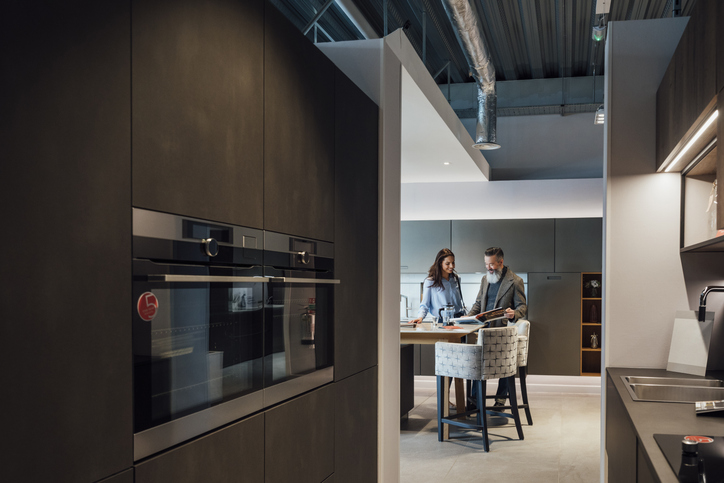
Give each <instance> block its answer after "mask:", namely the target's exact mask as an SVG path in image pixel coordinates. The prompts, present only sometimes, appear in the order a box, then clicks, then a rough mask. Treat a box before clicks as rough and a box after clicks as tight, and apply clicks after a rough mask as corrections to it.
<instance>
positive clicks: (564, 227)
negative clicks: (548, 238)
mask: <svg viewBox="0 0 724 483" xmlns="http://www.w3.org/2000/svg"><path fill="white" fill-rule="evenodd" d="M555 231H556V234H555V253H556V257H555V271H556V272H600V271H601V267H602V264H603V223H602V220H601V218H565V219H556V220H555Z"/></svg>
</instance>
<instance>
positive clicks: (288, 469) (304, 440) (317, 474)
mask: <svg viewBox="0 0 724 483" xmlns="http://www.w3.org/2000/svg"><path fill="white" fill-rule="evenodd" d="M334 398H335V390H334V385H332V384H330V385H328V386H325V387H323V388H321V389H317V390H316V391H312V392H310V393H308V394H305V395H304V396H301V397H298V398H296V399H292V400H291V401H289V402H286V403H284V404H282V405H280V406H278V407H276V408H273V409H270V410H269V411H267V412H266V416H265V424H264V427H265V431H264V436H265V438H264V448H265V453H264V454H265V461H264V465H265V468H266V469H265V481H266V482H267V483H277V482H280V481H294V482H295V483H319V482H321V481H323V480H324V479H325V478H327V477H328V476H329V475H331V474H332V473H333V472H334V452H335V441H334V426H335V404H334ZM342 409H344V408H342Z"/></svg>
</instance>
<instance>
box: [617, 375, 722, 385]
mask: <svg viewBox="0 0 724 483" xmlns="http://www.w3.org/2000/svg"><path fill="white" fill-rule="evenodd" d="M622 377H623V382H625V383H627V384H658V385H663V386H700V387H723V386H724V381H720V380H719V379H692V378H690V377H648V376H622Z"/></svg>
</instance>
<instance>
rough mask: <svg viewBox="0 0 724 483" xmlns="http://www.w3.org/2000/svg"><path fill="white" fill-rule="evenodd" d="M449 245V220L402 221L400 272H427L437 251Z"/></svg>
mask: <svg viewBox="0 0 724 483" xmlns="http://www.w3.org/2000/svg"><path fill="white" fill-rule="evenodd" d="M451 245H452V243H451V240H450V220H426V221H403V222H402V223H401V224H400V272H401V273H424V274H427V272H428V270H430V266H431V265H432V264H433V263H434V262H435V255H437V252H439V251H440V250H442V249H443V248H451ZM423 278H424V277H423ZM420 282H422V279H421V280H420ZM413 305H414V304H413Z"/></svg>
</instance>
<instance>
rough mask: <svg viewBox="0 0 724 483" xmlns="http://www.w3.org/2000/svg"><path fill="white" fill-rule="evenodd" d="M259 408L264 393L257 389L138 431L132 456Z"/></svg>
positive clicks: (151, 451) (137, 457)
mask: <svg viewBox="0 0 724 483" xmlns="http://www.w3.org/2000/svg"><path fill="white" fill-rule="evenodd" d="M262 409H264V396H263V393H262V391H261V390H260V391H256V392H253V393H250V394H247V395H246V396H242V397H239V398H236V399H232V400H231V401H228V402H225V403H223V404H219V405H218V406H212V407H210V408H208V409H205V410H203V411H200V412H198V413H193V414H189V415H188V416H184V417H183V418H179V419H175V420H173V421H169V422H168V423H165V424H162V425H160V426H156V427H153V428H150V429H147V430H145V431H141V432H140V433H136V434H134V435H133V460H134V461H138V460H140V459H142V458H145V457H147V456H151V455H152V454H155V453H158V452H159V451H163V450H165V449H168V448H170V447H171V446H174V445H176V444H179V443H183V442H185V441H188V440H189V439H191V438H193V437H195V436H199V435H201V434H204V433H206V432H208V431H211V430H214V429H218V428H219V427H220V426H223V425H225V424H228V423H230V422H232V421H234V420H237V419H240V418H243V417H244V416H247V415H249V414H251V413H254V412H256V411H260V410H262Z"/></svg>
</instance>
